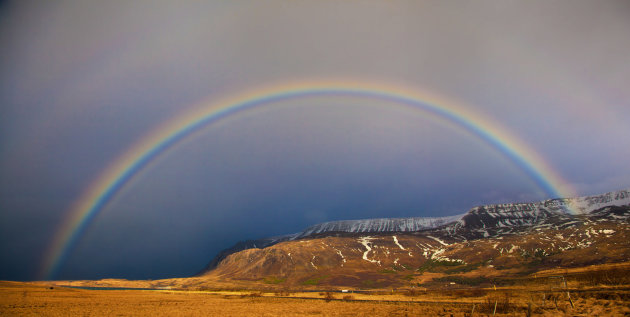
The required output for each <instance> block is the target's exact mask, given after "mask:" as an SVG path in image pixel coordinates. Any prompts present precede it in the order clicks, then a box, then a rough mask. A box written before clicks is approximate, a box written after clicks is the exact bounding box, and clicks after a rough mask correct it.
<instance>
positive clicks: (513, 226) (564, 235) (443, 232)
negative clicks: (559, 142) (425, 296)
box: [199, 190, 630, 288]
mask: <svg viewBox="0 0 630 317" xmlns="http://www.w3.org/2000/svg"><path fill="white" fill-rule="evenodd" d="M629 218H630V193H629V191H628V190H622V191H617V192H612V193H607V194H603V195H597V196H588V197H579V198H573V199H557V200H549V201H543V202H538V203H527V204H501V205H489V206H481V207H476V208H473V209H471V210H470V211H469V212H467V213H466V214H464V215H461V216H454V217H450V218H432V219H431V220H429V221H424V222H422V223H423V227H421V228H419V227H417V226H416V227H414V226H415V224H418V223H420V221H414V220H409V219H414V218H406V219H408V220H400V219H394V220H391V221H389V222H388V221H387V220H384V219H376V220H367V221H366V220H361V221H354V222H353V221H345V222H331V223H325V224H320V225H316V226H312V227H310V228H307V229H306V230H304V231H303V232H301V233H299V234H294V235H290V236H285V237H280V238H275V239H268V240H266V241H267V242H268V244H266V245H263V244H260V245H256V247H249V248H246V249H244V250H236V251H234V250H231V251H234V252H225V253H224V254H223V256H222V259H220V260H216V259H215V260H216V261H215V264H216V267H214V268H213V269H210V270H208V271H206V272H204V273H203V274H200V276H199V277H200V278H204V279H209V280H213V281H216V282H220V281H234V282H236V281H240V282H247V283H249V282H253V283H262V284H268V285H285V286H302V287H306V286H313V287H315V286H324V285H326V286H348V287H358V288H373V287H405V286H417V285H423V286H430V285H431V283H448V284H449V285H450V283H455V284H475V285H477V284H480V283H487V282H489V281H490V280H493V279H494V280H493V281H494V282H497V281H498V280H496V279H497V278H501V277H504V276H508V275H512V276H513V275H514V274H520V275H522V274H528V273H532V272H536V271H538V270H542V269H551V268H556V267H564V268H571V267H582V266H587V265H592V264H602V263H620V262H626V261H627V260H628V259H630V223H629V221H628V219H629ZM403 219H405V218H403ZM410 224H414V225H410ZM254 244H255V243H254V242H252V243H251V244H250V245H254ZM236 249H238V248H236Z"/></svg>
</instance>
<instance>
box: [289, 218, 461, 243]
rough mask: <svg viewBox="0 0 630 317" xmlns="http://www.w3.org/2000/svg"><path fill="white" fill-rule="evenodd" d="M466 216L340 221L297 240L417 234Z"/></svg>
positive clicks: (319, 226) (311, 230) (302, 234)
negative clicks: (339, 235)
mask: <svg viewBox="0 0 630 317" xmlns="http://www.w3.org/2000/svg"><path fill="white" fill-rule="evenodd" d="M464 215H465V214H461V215H455V216H448V217H410V218H375V219H361V220H340V221H329V222H324V223H320V224H316V225H313V226H310V227H308V228H306V229H305V230H304V231H302V232H300V233H299V234H298V235H297V236H296V238H302V237H308V236H311V235H314V234H320V233H325V232H351V233H366V232H415V231H422V230H427V229H433V228H437V227H439V226H443V225H445V224H448V223H451V222H454V221H457V220H460V219H462V217H464Z"/></svg>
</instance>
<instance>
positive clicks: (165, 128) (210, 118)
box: [41, 81, 575, 278]
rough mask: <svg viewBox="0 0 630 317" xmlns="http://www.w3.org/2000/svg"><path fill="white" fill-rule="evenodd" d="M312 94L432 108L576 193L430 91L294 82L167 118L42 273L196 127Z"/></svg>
mask: <svg viewBox="0 0 630 317" xmlns="http://www.w3.org/2000/svg"><path fill="white" fill-rule="evenodd" d="M310 96H349V97H361V98H370V99H376V100H383V101H386V102H392V103H396V104H400V105H403V106H408V107H411V108H413V109H417V110H419V111H422V112H425V113H428V114H431V115H433V116H434V117H436V118H441V119H442V121H444V122H446V123H449V124H451V125H453V126H455V127H458V128H460V129H462V130H464V131H466V132H468V133H469V134H471V135H473V136H476V137H478V138H479V139H481V140H483V141H484V142H486V143H487V144H489V145H490V146H492V147H493V148H495V149H496V150H497V151H498V152H500V153H501V154H502V155H504V156H505V157H506V158H507V159H509V160H511V161H512V162H513V163H514V164H515V165H516V166H518V167H519V168H520V169H521V170H522V171H523V172H524V173H525V174H527V175H528V176H529V177H530V178H531V179H532V180H533V181H534V182H535V183H536V184H537V185H538V186H539V187H540V188H541V189H542V190H544V191H545V193H546V194H547V195H548V196H549V197H550V198H557V197H573V196H575V195H574V193H573V192H571V191H562V190H561V188H563V185H564V184H566V182H565V181H564V180H563V179H562V177H561V176H560V175H558V174H557V173H556V172H555V171H554V169H553V168H551V167H550V165H549V164H547V163H546V161H545V160H544V159H543V158H542V157H541V156H540V155H539V154H538V153H537V152H536V151H534V150H533V149H531V148H530V147H529V146H527V145H526V144H525V143H523V142H522V141H520V140H518V139H517V138H516V137H514V136H513V135H511V134H510V133H509V132H508V131H507V130H506V129H505V128H503V127H501V125H500V124H499V123H497V122H495V121H490V120H488V119H486V118H483V117H482V116H481V115H478V114H476V113H473V112H470V110H468V108H466V107H463V106H460V105H459V103H455V102H452V101H449V100H447V99H445V98H442V97H438V96H436V95H434V94H430V93H428V92H419V91H418V90H415V89H414V90H413V91H412V90H407V89H403V88H401V87H400V86H396V87H394V86H391V85H385V84H376V83H364V82H357V81H341V82H331V81H321V82H299V83H296V82H290V83H288V84H280V85H276V86H272V87H266V88H263V89H259V90H254V91H249V92H247V93H243V94H239V95H237V96H235V97H233V98H229V99H225V100H222V101H218V102H213V101H207V102H203V103H201V104H200V105H199V106H198V107H195V108H194V109H195V110H193V111H190V112H188V113H186V114H184V115H182V116H180V117H178V118H175V119H174V120H171V121H168V122H166V123H164V124H163V125H161V126H160V127H158V128H157V129H155V130H154V131H152V132H151V133H149V134H148V135H147V136H145V137H144V138H142V139H140V140H139V141H138V142H137V143H135V144H134V145H133V146H131V148H130V149H129V150H128V151H127V152H126V153H125V154H124V155H123V156H121V157H120V158H118V159H117V160H115V161H114V162H113V164H112V165H111V166H109V167H108V168H107V169H105V170H104V171H103V173H102V174H101V175H100V176H98V177H97V178H96V180H95V181H94V182H93V183H92V185H90V186H89V187H88V189H87V190H86V191H85V192H84V193H83V194H82V195H81V196H80V197H79V199H78V200H77V201H76V202H75V204H74V205H73V206H72V208H71V210H70V211H69V212H68V218H67V220H66V221H65V222H64V224H63V227H62V228H61V229H60V230H59V231H58V232H57V234H56V236H55V237H54V240H53V243H52V244H51V247H50V249H49V251H48V253H47V254H46V258H45V261H44V262H43V265H42V272H41V273H42V276H43V277H44V278H52V277H53V276H54V275H55V273H56V271H57V270H58V269H59V267H60V265H61V263H62V261H63V259H64V258H65V257H66V256H67V255H68V254H69V252H70V251H71V250H72V248H73V246H74V245H75V244H76V242H77V241H78V240H79V238H80V237H81V235H82V233H83V232H84V231H85V230H86V228H87V227H88V225H89V224H90V222H91V221H92V220H93V219H94V217H96V215H97V214H98V213H99V212H100V211H101V210H103V209H104V208H105V207H106V206H107V203H108V202H109V201H110V200H111V199H112V197H114V196H115V195H116V194H117V193H118V192H119V191H120V190H121V189H122V188H123V186H124V185H125V184H126V183H128V182H129V181H130V180H131V179H132V178H134V176H136V175H138V173H139V172H140V171H141V170H142V169H143V168H145V167H146V166H147V165H148V164H149V163H150V162H151V161H152V160H154V159H155V158H156V157H158V156H159V155H161V154H163V153H164V152H166V151H168V150H169V149H170V148H172V147H173V146H174V145H176V144H177V143H178V142H180V141H181V140H183V139H185V138H186V137H187V136H189V135H191V134H192V133H194V132H195V131H199V130H200V129H202V128H204V127H206V126H207V125H209V124H211V123H213V122H216V121H218V120H220V119H222V118H225V117H228V116H231V115H234V114H236V113H240V112H243V111H246V110H248V109H252V108H256V107H258V106H262V105H267V104H272V103H274V102H279V101H286V100H294V99H298V98H304V97H310Z"/></svg>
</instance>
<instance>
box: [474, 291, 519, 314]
mask: <svg viewBox="0 0 630 317" xmlns="http://www.w3.org/2000/svg"><path fill="white" fill-rule="evenodd" d="M511 297H512V295H511V294H509V293H503V294H493V295H491V296H488V297H486V301H485V302H483V303H482V304H481V305H480V307H479V309H480V311H481V312H484V313H486V314H492V313H494V309H495V306H496V312H497V313H500V314H506V313H509V312H511V311H512V309H513V306H514V305H513V304H512V303H511V302H510V299H511Z"/></svg>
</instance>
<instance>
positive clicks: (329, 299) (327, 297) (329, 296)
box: [324, 292, 335, 302]
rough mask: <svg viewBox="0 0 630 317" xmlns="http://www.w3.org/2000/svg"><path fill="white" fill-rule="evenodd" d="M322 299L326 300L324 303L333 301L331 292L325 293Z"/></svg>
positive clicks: (333, 297)
mask: <svg viewBox="0 0 630 317" xmlns="http://www.w3.org/2000/svg"><path fill="white" fill-rule="evenodd" d="M324 299H325V300H326V302H330V301H331V300H333V299H335V295H334V294H333V293H332V292H326V294H325V295H324Z"/></svg>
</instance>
